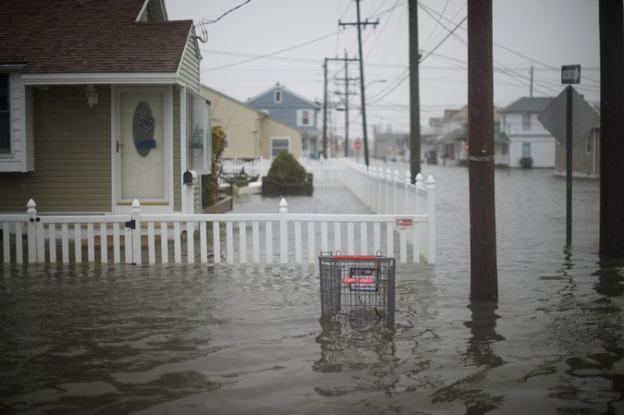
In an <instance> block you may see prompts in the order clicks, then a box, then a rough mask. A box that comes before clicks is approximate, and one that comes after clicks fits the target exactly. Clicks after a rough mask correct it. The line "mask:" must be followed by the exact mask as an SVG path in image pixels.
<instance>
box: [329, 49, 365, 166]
mask: <svg viewBox="0 0 624 415" xmlns="http://www.w3.org/2000/svg"><path fill="white" fill-rule="evenodd" d="M334 60H340V61H343V62H344V71H345V77H344V78H336V80H337V81H343V82H344V87H345V92H344V112H345V146H344V156H345V157H349V95H355V94H354V93H352V92H349V83H350V82H351V81H357V79H358V78H349V62H354V61H358V60H359V59H355V58H353V59H350V58H348V57H347V51H346V50H345V57H344V58H342V59H334ZM336 93H337V94H339V95H341V94H340V93H339V92H336Z"/></svg>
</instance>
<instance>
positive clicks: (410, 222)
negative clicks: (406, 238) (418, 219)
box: [394, 217, 414, 229]
mask: <svg viewBox="0 0 624 415" xmlns="http://www.w3.org/2000/svg"><path fill="white" fill-rule="evenodd" d="M394 226H396V227H397V228H399V229H406V228H411V227H413V226H414V219H412V218H408V217H398V218H395V219H394Z"/></svg>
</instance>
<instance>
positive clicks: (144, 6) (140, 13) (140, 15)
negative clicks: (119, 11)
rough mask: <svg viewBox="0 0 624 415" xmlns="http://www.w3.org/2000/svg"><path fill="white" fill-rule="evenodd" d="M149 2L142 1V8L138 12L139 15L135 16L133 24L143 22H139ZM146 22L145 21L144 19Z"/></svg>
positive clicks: (148, 0) (146, 0)
mask: <svg viewBox="0 0 624 415" xmlns="http://www.w3.org/2000/svg"><path fill="white" fill-rule="evenodd" d="M149 2H150V0H144V1H143V6H142V7H141V10H140V11H139V14H138V15H137V17H136V19H134V21H135V22H142V21H143V20H141V18H142V17H143V15H144V14H145V11H146V10H147V5H148V4H149ZM145 20H147V19H145Z"/></svg>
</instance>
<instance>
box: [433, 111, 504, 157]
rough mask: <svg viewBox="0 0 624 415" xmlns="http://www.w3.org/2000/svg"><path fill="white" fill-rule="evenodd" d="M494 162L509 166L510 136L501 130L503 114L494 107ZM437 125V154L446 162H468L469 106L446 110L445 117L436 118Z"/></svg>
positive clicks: (434, 120)
mask: <svg viewBox="0 0 624 415" xmlns="http://www.w3.org/2000/svg"><path fill="white" fill-rule="evenodd" d="M493 118H494V126H493V128H494V137H493V140H494V164H495V165H496V166H498V167H507V166H509V138H508V137H507V135H506V134H505V133H504V132H503V131H501V114H500V112H499V111H498V110H497V109H496V108H494V115H493ZM430 122H432V123H433V124H434V125H436V126H437V131H439V135H438V137H437V140H436V141H437V144H438V148H437V151H436V153H437V155H438V157H440V158H441V159H442V163H443V164H446V163H447V162H448V163H451V164H467V163H468V157H469V142H468V140H469V139H468V106H467V105H466V106H464V107H462V108H461V109H459V110H445V111H444V117H443V118H441V119H440V118H435V119H433V120H432V121H430Z"/></svg>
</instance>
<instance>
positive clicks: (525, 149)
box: [501, 97, 555, 168]
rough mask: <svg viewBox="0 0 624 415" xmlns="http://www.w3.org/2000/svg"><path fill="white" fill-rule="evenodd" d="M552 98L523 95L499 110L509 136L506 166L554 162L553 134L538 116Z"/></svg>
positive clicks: (537, 165) (551, 165) (545, 165)
mask: <svg viewBox="0 0 624 415" xmlns="http://www.w3.org/2000/svg"><path fill="white" fill-rule="evenodd" d="M553 99H554V98H552V97H524V98H520V99H518V100H516V101H514V102H512V103H511V104H510V105H508V106H507V107H505V108H504V109H503V110H501V113H502V115H503V121H502V130H503V132H505V133H506V134H507V137H509V167H529V166H532V167H545V168H552V167H554V166H555V138H554V137H553V136H552V135H551V134H550V133H549V132H548V130H546V129H545V128H544V126H542V123H540V122H539V121H538V119H537V116H538V115H539V114H540V113H541V112H542V111H543V110H544V109H545V108H546V107H547V106H548V104H550V102H551V101H552V100H553Z"/></svg>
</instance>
